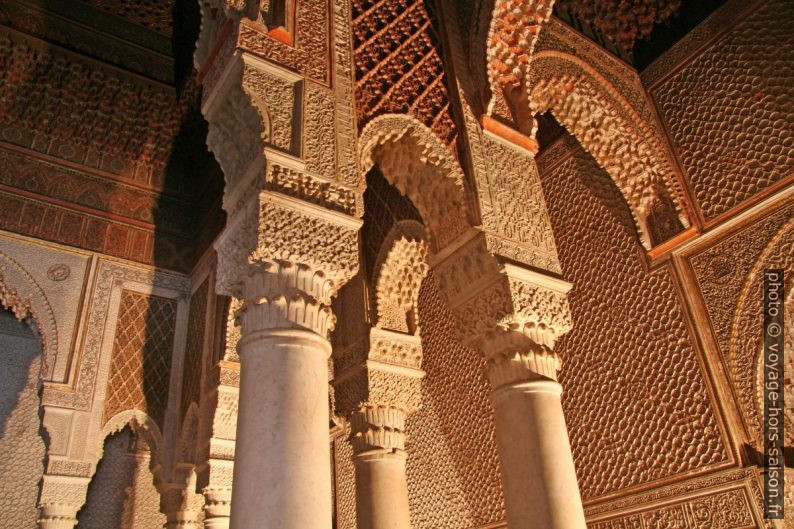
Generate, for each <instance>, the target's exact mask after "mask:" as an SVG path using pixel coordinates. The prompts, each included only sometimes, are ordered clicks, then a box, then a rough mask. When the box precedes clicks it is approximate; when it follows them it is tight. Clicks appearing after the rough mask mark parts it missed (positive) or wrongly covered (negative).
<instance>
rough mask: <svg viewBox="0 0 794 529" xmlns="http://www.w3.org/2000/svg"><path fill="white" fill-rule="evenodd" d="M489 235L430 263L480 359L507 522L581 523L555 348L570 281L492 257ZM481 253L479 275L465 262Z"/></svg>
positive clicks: (513, 526)
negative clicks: (487, 387) (488, 394)
mask: <svg viewBox="0 0 794 529" xmlns="http://www.w3.org/2000/svg"><path fill="white" fill-rule="evenodd" d="M486 242H487V239H485V238H483V237H482V235H480V234H477V233H474V234H472V235H470V236H469V238H468V239H462V240H461V241H459V242H458V243H457V244H454V245H452V246H451V247H450V248H448V249H446V250H445V251H444V252H442V253H441V255H440V256H439V257H438V258H437V259H436V260H435V261H434V262H433V263H432V264H433V266H434V272H435V275H436V277H437V278H440V279H439V285H440V289H441V292H442V294H443V295H444V296H445V298H446V300H447V303H448V304H449V306H450V308H451V309H452V312H453V314H455V316H456V319H457V329H458V331H459V336H460V339H461V341H462V342H464V343H466V344H467V345H470V346H471V347H474V348H476V349H479V350H480V351H481V352H482V353H483V355H484V357H485V360H486V363H487V371H486V374H487V377H488V380H489V382H490V385H491V388H492V393H491V402H492V405H493V410H494V422H495V430H496V432H495V433H496V440H497V447H498V450H499V460H500V467H501V474H502V490H503V491H504V495H505V503H506V507H507V525H508V527H510V529H529V528H532V527H542V528H543V529H585V527H586V526H585V518H584V510H583V508H582V501H581V497H580V495H579V488H578V483H577V480H576V472H575V470H574V464H573V456H572V454H571V446H570V441H569V439H568V431H567V429H566V426H565V418H564V415H563V410H562V405H561V400H560V396H561V394H562V390H561V387H560V385H559V384H558V383H557V371H558V369H559V367H560V365H561V363H560V359H559V357H558V356H557V354H556V353H555V352H554V345H555V343H556V341H557V340H558V339H559V337H560V336H562V335H564V334H565V333H567V332H568V331H569V330H570V329H571V327H572V322H571V316H570V309H569V306H568V299H567V295H568V292H569V291H570V289H571V286H572V285H571V284H570V283H568V282H567V281H565V280H563V279H561V278H560V277H559V275H557V274H555V273H551V272H542V271H539V270H537V269H534V268H531V267H528V266H522V265H517V264H514V263H509V262H504V261H502V260H500V259H497V258H494V257H492V256H489V254H488V253H487V252H489V249H488V248H487V246H486V245H485V244H484V243H486ZM478 260H479V262H481V263H482V265H481V266H480V271H479V273H477V270H476V269H474V268H473V267H471V266H469V265H468V264H467V263H469V262H477V261H478ZM552 264H553V263H552ZM552 268H554V267H552ZM472 274H474V275H473V276H472Z"/></svg>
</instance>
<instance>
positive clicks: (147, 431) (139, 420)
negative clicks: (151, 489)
mask: <svg viewBox="0 0 794 529" xmlns="http://www.w3.org/2000/svg"><path fill="white" fill-rule="evenodd" d="M127 425H129V427H130V429H132V431H133V433H134V434H135V435H139V436H141V437H143V439H144V440H145V441H146V444H147V445H149V450H150V452H151V454H152V459H151V468H152V470H153V474H154V478H155V485H156V486H158V488H159V484H160V477H161V476H160V465H161V464H162V448H163V434H162V432H160V428H159V427H158V426H157V423H156V422H155V420H154V419H152V418H151V417H150V416H149V415H148V414H147V413H146V412H143V411H141V410H136V409H132V410H124V411H120V412H119V413H117V414H116V415H114V416H113V417H111V418H110V419H109V420H108V422H106V423H105V426H103V427H102V431H101V432H100V434H99V436H97V439H96V443H97V444H96V454H97V458H96V462H97V463H98V462H99V461H100V460H101V459H102V456H103V454H104V451H105V439H107V438H108V436H110V435H113V434H114V433H117V432H120V431H121V430H122V429H124V427H125V426H127Z"/></svg>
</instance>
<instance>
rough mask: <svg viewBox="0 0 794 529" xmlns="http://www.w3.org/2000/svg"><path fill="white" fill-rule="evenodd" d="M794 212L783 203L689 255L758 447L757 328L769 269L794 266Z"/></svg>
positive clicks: (761, 313) (759, 416) (739, 399)
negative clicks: (793, 254) (766, 274)
mask: <svg viewBox="0 0 794 529" xmlns="http://www.w3.org/2000/svg"><path fill="white" fill-rule="evenodd" d="M793 216H794V206H792V205H791V204H790V203H789V204H787V205H783V206H782V207H781V208H780V209H779V210H777V211H774V212H771V213H770V214H768V215H767V216H766V217H764V218H762V219H758V220H755V221H754V222H753V223H752V224H749V225H747V226H746V227H745V228H743V229H739V230H737V231H736V232H735V233H732V234H730V235H728V236H726V237H724V238H722V239H721V240H719V241H717V242H715V243H714V244H712V245H710V246H709V247H706V248H704V249H702V250H700V251H697V252H696V253H694V254H692V255H691V256H690V257H689V262H690V264H691V266H692V270H693V271H694V274H695V277H696V279H697V282H698V284H699V287H700V292H701V293H702V296H703V300H704V301H705V308H706V311H707V312H708V316H709V321H710V323H711V325H712V328H713V331H714V334H715V336H716V339H717V346H718V347H719V350H720V353H721V356H722V358H723V361H724V362H725V365H726V367H727V368H728V372H729V376H730V378H731V383H732V385H733V391H734V392H735V394H736V396H737V398H738V401H739V403H740V407H741V410H742V414H743V418H744V420H745V421H746V425H747V428H748V431H749V435H750V437H751V440H752V441H753V442H754V443H755V444H756V448H760V445H759V444H758V443H759V441H760V436H761V434H762V420H761V418H762V405H761V403H760V402H759V399H758V397H759V395H758V388H759V387H760V386H759V379H758V376H759V374H760V372H762V368H761V366H760V364H759V360H760V358H761V354H760V353H761V347H762V342H761V341H760V340H761V338H762V336H761V334H760V333H759V332H758V331H757V329H760V328H761V325H762V319H763V296H762V288H763V287H762V285H763V269H764V268H784V269H785V270H791V268H792V266H794V264H792V263H791V258H790V254H791V253H792V249H791V244H792V240H793V239H794V235H792V226H791V218H792V217H793ZM788 279H790V278H787V283H788ZM787 287H788V285H787ZM788 291H790V289H789V290H788ZM759 369H761V371H760V372H759Z"/></svg>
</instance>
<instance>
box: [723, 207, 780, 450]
mask: <svg viewBox="0 0 794 529" xmlns="http://www.w3.org/2000/svg"><path fill="white" fill-rule="evenodd" d="M767 268H782V269H783V270H786V271H789V270H792V269H793V268H794V220H789V221H788V222H787V223H786V225H784V226H783V227H782V228H781V229H780V231H778V232H777V234H775V236H774V237H772V239H771V240H770V241H769V244H767V246H766V248H765V249H764V251H763V252H762V254H761V256H760V257H759V259H758V261H756V263H755V265H754V266H753V269H752V271H751V272H750V273H749V274H748V276H747V279H746V281H745V285H744V288H743V290H742V294H741V297H740V298H739V303H738V306H737V308H736V313H735V315H734V320H733V323H732V325H731V340H730V351H729V352H728V358H727V364H728V371H729V373H730V376H731V379H732V380H733V384H734V387H735V389H736V395H737V397H738V400H739V406H740V408H741V410H742V414H743V415H744V418H745V420H746V421H747V426H748V430H749V431H748V434H749V435H750V438H751V442H752V443H753V445H754V446H755V447H756V448H757V449H758V450H759V451H762V452H763V447H764V445H763V433H764V430H763V415H764V412H763V410H764V408H763V391H762V381H763V376H764V366H763V336H762V334H761V328H762V326H763V314H764V312H763V308H764V307H763V287H764V269H767ZM792 285H794V281H793V280H792V278H791V274H788V275H787V276H786V284H785V292H787V293H788V297H787V299H786V300H785V301H784V305H785V309H786V314H785V321H786V322H790V321H791V315H792V303H794V295H793V292H794V291H792V288H791V287H792ZM787 327H791V326H790V325H788V326H787ZM787 332H789V333H790V332H791V331H790V329H787ZM785 339H786V340H789V341H790V340H791V339H792V338H791V335H790V334H789V335H787V337H786V338H785ZM785 346H786V352H787V353H788V354H791V349H790V344H789V343H786V344H785ZM787 419H788V420H789V421H790V420H791V417H787ZM789 424H790V423H787V424H786V428H788V427H789ZM785 431H786V433H787V435H788V433H789V432H791V431H792V430H790V429H787V430H785Z"/></svg>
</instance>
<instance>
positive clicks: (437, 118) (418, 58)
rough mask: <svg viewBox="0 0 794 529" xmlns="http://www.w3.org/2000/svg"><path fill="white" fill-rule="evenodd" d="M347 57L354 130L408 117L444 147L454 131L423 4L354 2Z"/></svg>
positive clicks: (437, 49) (385, 0)
mask: <svg viewBox="0 0 794 529" xmlns="http://www.w3.org/2000/svg"><path fill="white" fill-rule="evenodd" d="M352 5H353V9H352V16H353V27H352V32H353V54H354V57H355V80H356V86H355V100H356V107H357V116H358V125H359V127H362V128H363V127H364V126H365V125H366V124H367V123H368V122H369V121H371V120H372V119H373V118H375V117H377V116H380V115H383V114H409V115H411V116H413V117H414V118H416V119H417V120H418V121H419V122H420V123H422V124H424V125H425V126H426V127H427V128H429V129H430V130H432V131H433V133H434V134H435V135H436V136H437V137H438V139H440V141H441V142H442V143H443V144H444V145H447V146H451V145H453V144H454V142H455V139H456V137H457V130H456V126H455V123H454V121H453V118H452V114H451V111H450V99H449V94H448V89H447V86H446V74H445V71H444V63H443V60H442V55H441V49H440V45H439V38H438V36H437V34H436V29H435V27H434V25H433V15H432V14H431V13H430V12H429V11H428V8H427V4H426V3H425V2H424V1H423V0H398V1H396V2H395V1H394V0H379V1H377V2H370V1H364V0H354V1H353V3H352Z"/></svg>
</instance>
